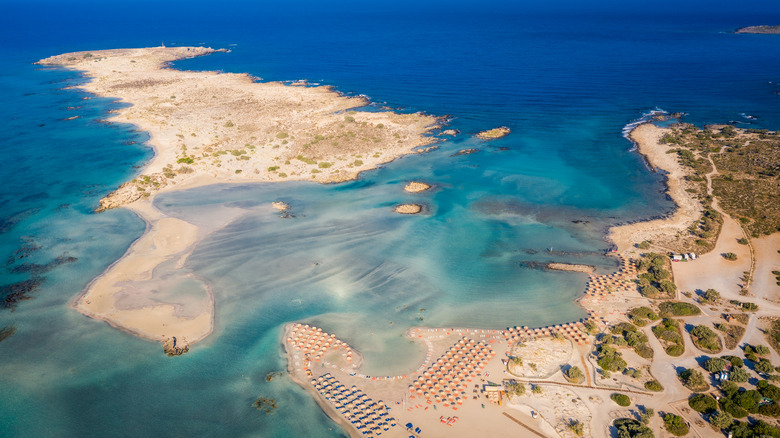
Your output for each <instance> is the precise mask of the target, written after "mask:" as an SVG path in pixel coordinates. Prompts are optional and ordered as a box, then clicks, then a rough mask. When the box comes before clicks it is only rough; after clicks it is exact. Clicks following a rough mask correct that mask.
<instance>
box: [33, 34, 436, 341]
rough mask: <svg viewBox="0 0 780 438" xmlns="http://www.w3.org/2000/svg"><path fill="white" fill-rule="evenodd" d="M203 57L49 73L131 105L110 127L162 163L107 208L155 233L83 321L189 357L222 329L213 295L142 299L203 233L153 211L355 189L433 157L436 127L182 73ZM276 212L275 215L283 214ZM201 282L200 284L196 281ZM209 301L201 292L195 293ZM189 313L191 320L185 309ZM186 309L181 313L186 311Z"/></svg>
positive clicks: (66, 57) (323, 96)
mask: <svg viewBox="0 0 780 438" xmlns="http://www.w3.org/2000/svg"><path fill="white" fill-rule="evenodd" d="M215 52H217V50H214V49H211V48H204V47H152V48H140V49H116V50H101V51H89V52H74V53H65V54H62V55H57V56H52V57H50V58H46V59H43V60H40V61H39V62H38V63H39V64H41V65H52V66H61V67H65V68H68V69H73V70H78V71H81V72H83V75H84V76H85V77H86V78H88V79H89V80H88V81H85V82H84V83H83V84H81V85H79V86H78V87H77V88H79V89H82V90H84V91H87V92H90V93H92V94H95V95H98V96H103V97H109V98H114V99H116V100H117V101H120V102H123V103H126V104H128V105H127V106H126V107H124V108H122V109H119V110H117V111H115V112H114V113H113V114H112V115H111V117H110V121H112V122H122V123H131V124H134V125H136V126H137V127H138V128H139V129H141V130H143V131H146V132H147V133H149V135H150V140H149V141H148V144H149V145H150V146H152V147H153V148H154V152H155V154H154V157H153V159H152V160H151V161H150V162H149V163H148V164H147V165H146V167H145V168H144V170H143V172H142V173H141V174H140V175H139V176H138V177H136V178H135V179H133V180H132V181H128V182H126V183H124V184H122V185H121V186H120V187H119V188H118V189H117V190H116V191H115V192H113V193H111V194H109V195H108V196H107V197H105V198H104V199H102V200H101V201H100V207H99V208H98V210H99V211H102V210H106V209H110V208H116V207H123V206H124V207H127V208H129V209H131V210H132V211H134V212H135V213H136V214H138V215H139V216H140V217H141V218H142V219H144V220H145V221H146V223H147V231H146V233H145V234H144V235H143V236H142V237H141V238H140V239H139V240H138V241H136V242H135V243H134V244H133V245H132V246H131V248H130V249H129V250H128V251H127V253H126V254H125V255H124V256H123V257H122V258H121V259H120V260H119V261H117V262H116V263H114V264H113V265H112V266H111V267H109V269H108V270H107V271H106V272H105V273H103V274H102V275H101V276H100V277H98V278H96V279H95V280H93V281H92V282H91V283H90V284H89V286H88V287H87V288H86V289H85V290H84V291H83V292H82V294H81V295H79V296H78V297H77V298H76V299H75V300H74V303H73V305H74V307H75V308H76V309H77V310H79V311H80V312H82V313H84V314H86V315H88V316H91V317H94V318H98V319H102V320H104V321H106V322H108V323H109V324H111V325H112V326H115V327H117V328H120V329H122V330H126V331H128V332H130V333H133V334H136V335H139V336H142V337H145V338H149V339H153V340H158V341H164V340H166V339H169V338H174V337H175V338H176V342H177V345H179V346H186V345H187V344H192V343H194V342H197V341H198V340H201V339H203V338H204V337H206V336H208V334H209V333H211V330H212V328H213V315H214V302H213V297H212V296H211V293H210V291H208V286H207V285H203V288H205V289H206V290H207V291H208V294H207V295H206V296H203V291H202V290H199V291H198V292H197V297H183V298H181V299H182V300H184V301H186V302H187V306H181V305H179V304H178V303H177V304H170V303H160V302H156V301H154V300H153V299H150V298H149V294H148V293H147V294H146V295H144V298H143V299H141V298H139V296H140V295H139V292H138V290H139V289H143V287H142V285H141V284H140V283H141V282H143V281H145V280H149V279H151V278H152V273H153V272H154V270H155V268H156V267H158V266H160V265H161V264H162V263H166V262H170V261H174V262H175V263H176V265H177V266H179V267H181V266H183V263H184V261H185V260H186V257H187V255H188V254H189V252H191V251H192V249H193V247H194V245H195V243H196V242H197V241H198V239H200V238H202V237H203V235H204V234H205V232H206V231H204V230H199V229H198V227H196V226H195V225H193V224H189V223H186V222H184V221H181V220H179V219H176V218H171V217H166V216H165V215H164V214H162V213H161V212H160V211H158V210H157V209H155V208H154V206H153V203H152V201H153V199H154V196H155V194H157V193H160V192H165V191H171V190H180V189H185V188H192V187H197V186H201V185H206V184H214V183H224V182H248V181H290V180H305V181H314V182H320V183H330V182H339V181H346V180H350V179H354V178H356V177H357V176H358V174H359V173H360V172H362V171H365V170H369V169H373V168H376V167H377V166H380V165H382V164H384V163H387V162H390V161H392V160H394V159H396V158H398V157H400V156H403V155H405V154H411V153H419V152H424V151H426V150H429V149H430V146H428V147H427V148H425V146H427V145H430V144H431V143H433V142H434V141H435V138H434V137H432V136H430V134H431V132H432V131H433V130H434V129H437V128H439V126H438V125H437V124H438V123H439V121H440V120H439V119H438V118H435V117H432V116H429V115H424V114H419V113H415V114H400V113H395V112H389V111H378V112H375V111H371V112H367V111H357V110H356V108H359V107H362V106H365V105H366V104H368V101H367V100H366V99H365V98H363V97H349V96H345V95H342V94H340V93H338V92H336V91H334V90H333V89H332V87H327V86H320V87H310V86H300V85H301V84H296V86H287V85H284V84H281V83H277V82H259V81H258V80H257V78H254V77H252V76H250V75H248V74H233V73H218V72H208V71H181V70H176V69H173V68H170V63H171V62H173V61H177V60H181V59H186V58H192V57H196V56H203V55H210V54H213V53H215ZM274 207H275V208H277V209H278V208H279V207H278V206H274ZM193 281H194V280H193ZM196 289H202V288H196ZM184 307H186V309H184ZM183 309H184V310H183Z"/></svg>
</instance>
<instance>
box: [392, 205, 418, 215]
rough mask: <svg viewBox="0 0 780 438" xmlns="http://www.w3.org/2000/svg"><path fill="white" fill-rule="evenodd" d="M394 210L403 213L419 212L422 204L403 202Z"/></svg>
mask: <svg viewBox="0 0 780 438" xmlns="http://www.w3.org/2000/svg"><path fill="white" fill-rule="evenodd" d="M393 211H395V212H396V213H401V214H417V213H419V212H421V211H422V205H420V204H401V205H397V206H396V207H395V208H394V209H393Z"/></svg>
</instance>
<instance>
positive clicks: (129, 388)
mask: <svg viewBox="0 0 780 438" xmlns="http://www.w3.org/2000/svg"><path fill="white" fill-rule="evenodd" d="M9 10H10V12H11V14H10V15H8V14H6V17H9V16H11V17H14V18H15V19H14V20H8V22H6V23H3V24H4V26H2V30H0V32H2V35H3V37H4V41H7V42H8V43H7V44H5V45H3V47H2V48H0V55H2V56H0V64H2V69H0V71H2V74H1V75H0V84H2V86H0V96H2V101H3V102H4V103H5V104H4V105H2V106H0V121H1V122H0V123H2V127H3V129H2V131H0V160H2V163H3V165H2V166H0V176H1V178H0V181H2V182H3V184H2V186H0V202H1V203H2V204H1V205H2V209H1V210H0V216H1V217H0V261H2V263H3V264H4V266H3V267H2V268H0V285H9V284H13V283H17V282H20V281H24V280H29V279H40V280H41V281H42V283H41V284H40V286H39V287H38V289H37V290H35V291H33V292H31V294H30V295H31V297H33V299H31V300H27V301H22V302H20V303H19V305H18V306H17V308H16V309H15V310H14V311H10V310H9V309H5V310H0V326H6V325H10V324H13V325H15V327H16V329H17V331H16V334H15V335H13V336H12V337H10V338H8V339H6V340H5V341H3V342H2V343H0V435H2V436H201V435H207V436H231V437H235V436H263V437H271V436H278V437H297V436H342V435H343V433H342V432H341V431H340V430H339V429H338V428H337V427H336V426H335V425H334V424H333V423H332V422H331V421H330V420H329V419H328V418H327V417H326V416H325V415H324V414H323V413H322V412H321V411H320V410H319V408H318V407H317V406H316V405H315V404H314V402H313V401H312V400H311V399H310V398H309V397H308V396H307V395H306V394H305V393H304V392H303V391H302V390H301V389H299V388H298V387H297V386H296V385H294V384H293V383H292V382H290V381H289V380H288V379H286V378H281V379H275V380H274V381H272V382H266V381H265V376H266V375H267V374H268V373H269V372H272V371H279V370H283V369H284V368H285V367H286V362H285V360H284V357H283V355H282V351H281V349H280V345H279V340H280V339H279V337H280V330H281V327H282V326H283V324H285V323H286V322H289V321H297V320H307V321H311V322H314V323H316V324H319V325H321V326H323V327H324V328H325V329H326V330H328V331H331V332H334V333H337V334H338V335H339V336H340V337H342V338H345V339H347V340H349V341H350V342H351V343H352V344H354V345H355V346H356V347H357V348H359V349H360V350H361V351H362V352H363V353H364V355H365V357H366V369H367V372H369V373H372V374H373V373H385V372H386V373H396V372H403V371H405V367H406V366H410V367H411V366H413V365H409V364H410V363H413V362H414V361H415V360H418V359H419V357H420V354H421V353H420V350H419V348H418V346H416V345H414V344H412V343H410V342H408V341H407V340H405V339H404V338H403V337H402V333H403V332H404V331H405V330H406V329H407V328H408V327H410V326H412V325H416V324H423V325H429V326H453V325H466V326H476V327H490V328H503V327H506V326H508V325H515V324H521V325H531V326H533V325H542V324H546V323H550V322H556V321H560V320H572V319H577V318H580V317H582V316H583V312H582V310H581V309H579V308H578V307H577V306H576V305H574V304H573V299H575V298H576V297H577V296H578V295H579V294H580V293H581V291H582V290H583V286H584V281H585V278H584V276H582V275H580V274H575V273H549V272H542V271H537V270H532V269H528V268H525V267H523V266H521V262H528V261H540V262H545V261H549V260H555V261H564V262H574V263H589V264H595V265H597V266H599V267H600V269H601V270H603V271H605V272H606V271H610V270H612V269H614V267H615V264H614V261H613V260H611V259H609V258H605V257H603V256H601V255H599V254H600V253H602V252H603V251H604V250H605V249H606V248H607V246H608V243H607V242H606V241H604V239H603V236H604V231H605V229H606V228H607V227H608V226H609V225H611V224H614V223H620V222H626V221H631V220H638V219H641V218H646V217H650V216H654V215H660V214H665V213H667V212H668V211H669V209H670V207H671V204H670V202H669V201H668V200H666V199H665V198H664V196H663V195H662V189H663V186H662V184H661V179H660V176H658V175H654V174H651V173H650V172H648V171H647V169H646V168H645V166H644V164H643V162H642V160H641V159H640V158H639V157H638V156H637V155H636V154H635V153H633V152H631V151H630V149H631V145H630V144H629V143H628V142H627V141H626V140H625V139H624V138H623V137H622V135H621V130H622V129H623V127H624V126H626V125H627V124H628V123H630V122H631V121H633V120H636V119H637V118H639V117H641V116H642V114H644V113H646V112H648V111H650V110H653V109H655V108H662V109H665V110H667V111H670V112H676V111H682V112H686V113H688V114H689V115H688V116H687V117H686V120H688V121H691V122H694V123H698V124H703V123H711V122H727V121H731V120H733V121H738V122H740V123H741V124H740V126H753V127H762V128H770V129H778V128H780V111H778V109H780V96H778V95H777V93H778V91H780V85H778V81H780V74H778V71H780V56H778V55H780V44H778V41H780V39H778V38H774V37H771V36H750V35H734V34H730V33H728V31H729V30H731V29H733V28H735V27H738V26H741V25H747V24H755V23H764V22H769V21H772V20H771V18H775V21H777V22H780V17H769V16H767V15H766V14H760V15H759V14H756V15H753V16H751V15H750V14H749V13H747V12H745V11H738V12H735V13H730V14H721V15H711V16H710V15H702V14H701V13H697V14H690V13H689V14H688V15H686V14H682V15H680V14H678V15H667V16H665V15H663V14H659V15H653V16H651V17H646V18H642V17H641V16H639V15H632V14H625V15H619V14H618V15H610V16H599V15H593V16H590V15H587V14H586V15H581V16H577V17H576V18H573V17H560V16H553V15H551V14H549V13H548V14H544V13H537V14H534V15H524V14H515V15H512V14H503V15H491V14H470V13H466V12H449V13H445V12H442V11H436V12H430V11H428V12H426V13H424V14H418V15H414V16H411V15H402V14H360V15H359V16H358V15H354V14H353V15H350V14H349V13H344V11H338V12H327V11H326V12H323V11H320V12H319V14H320V15H317V14H304V15H303V17H297V18H296V19H294V20H293V19H289V17H290V16H291V15H289V14H287V13H283V12H280V11H274V10H272V11H270V12H268V11H263V12H264V13H262V14H261V13H260V12H259V11H256V10H254V11H251V10H250V11H249V12H247V13H244V14H235V15H229V14H228V13H227V12H224V11H223V12H218V13H215V15H213V16H212V17H211V18H212V19H211V20H209V21H204V20H203V19H202V18H198V17H196V16H192V15H188V14H187V13H186V12H184V13H178V12H177V13H176V14H174V13H173V12H171V11H169V13H168V15H166V13H163V14H162V15H161V16H160V17H158V18H150V19H142V18H144V17H145V15H144V14H143V13H142V12H143V11H138V10H127V11H126V10H122V9H120V8H119V7H113V9H112V7H110V6H102V9H101V8H96V9H94V10H93V9H89V10H88V9H86V8H75V9H58V8H57V7H52V8H51V9H50V10H49V11H48V12H45V13H44V12H42V11H40V10H38V11H35V12H36V13H35V14H32V15H30V14H31V12H32V9H30V6H29V5H26V6H25V5H18V4H15V5H11V7H9ZM163 12H165V10H163ZM274 14H276V15H274ZM31 16H34V17H35V23H36V25H35V26H33V25H32V24H33V23H32V18H27V17H31ZM109 16H110V17H114V19H113V21H111V20H103V18H105V17H109ZM118 16H122V17H124V19H119V18H117V17H118ZM166 17H167V18H166ZM173 18H176V19H175V20H174V19H173ZM6 19H7V18H6ZM198 20H200V21H198ZM65 23H67V24H65ZM42 29H49V31H46V32H44V31H43V30H42ZM51 29H58V30H57V31H56V32H54V31H52V30H51ZM161 41H164V42H165V43H166V44H191V45H195V44H206V45H211V46H214V47H229V48H231V49H232V50H233V51H232V53H230V54H218V55H214V56H209V57H204V58H199V59H193V60H187V61H183V62H180V63H177V65H176V66H177V67H178V68H184V69H210V70H211V69H214V70H225V71H235V72H249V73H251V74H253V75H256V76H258V77H262V78H264V79H266V80H295V79H302V78H305V79H308V80H310V81H312V82H321V83H323V84H329V85H334V86H335V87H336V88H337V89H338V90H339V91H341V92H344V93H348V94H360V93H363V94H366V95H368V96H370V98H371V99H372V101H373V102H374V103H375V104H381V105H389V106H391V107H398V108H400V109H401V110H402V111H426V112H429V113H432V114H437V115H444V114H448V115H451V116H452V121H451V125H452V126H451V127H452V128H454V129H459V130H461V131H462V132H463V133H464V135H462V136H459V137H458V138H456V139H455V140H451V141H447V142H443V143H441V144H440V146H441V147H440V149H439V150H437V151H434V152H432V153H429V154H424V155H416V156H410V157H405V158H403V159H399V160H396V161H395V162H393V163H390V164H388V165H387V166H385V167H383V168H382V169H379V170H376V171H372V172H367V173H365V174H363V175H362V176H361V178H360V179H359V180H357V181H354V182H348V183H343V184H337V185H327V186H324V185H314V184H308V183H285V184H252V185H219V186H211V187H203V188H199V189H195V190H190V191H184V192H176V193H171V194H167V195H164V196H160V197H159V198H158V200H157V206H158V207H159V208H160V209H162V210H163V211H165V212H166V213H168V214H171V215H173V216H176V217H180V218H182V219H185V220H189V221H192V222H194V223H201V224H205V225H208V224H213V223H216V222H218V221H219V220H220V217H221V216H220V211H222V210H221V208H220V207H221V206H227V207H231V208H240V209H242V210H243V211H244V212H243V213H242V214H241V215H240V216H239V217H238V218H237V219H235V220H234V221H233V222H231V223H230V224H229V225H228V226H226V227H224V228H223V229H220V230H217V231H215V232H214V233H213V234H211V235H210V236H208V237H207V238H206V239H205V240H204V241H203V242H202V244H201V245H199V247H198V248H197V249H196V250H195V252H194V253H193V254H192V256H191V257H190V259H189V260H188V263H187V265H186V267H185V273H186V272H192V273H194V274H196V275H198V276H199V277H201V278H204V279H205V280H206V281H207V282H208V283H209V285H210V286H211V288H212V289H213V291H214V294H215V297H216V327H215V331H214V334H213V335H212V336H210V337H209V338H207V339H206V340H205V341H203V342H202V343H199V344H197V345H196V346H194V348H193V349H192V350H191V351H190V352H189V353H187V354H186V355H184V356H181V357H178V358H168V357H165V356H163V355H162V352H161V348H160V346H159V345H158V344H154V343H151V342H148V341H144V340H141V339H138V338H135V337H133V336H130V335H127V334H124V333H122V332H119V331H117V330H115V329H112V328H110V327H109V326H107V325H106V324H104V323H101V322H98V321H94V320H91V319H89V318H86V317H84V316H82V315H81V314H79V313H77V312H75V311H73V310H72V309H70V308H69V307H68V303H69V302H70V301H71V300H72V299H73V297H74V296H75V295H76V294H78V293H79V292H80V291H81V290H82V289H83V288H84V287H85V285H86V284H87V283H88V282H89V281H90V280H91V279H92V278H94V277H95V276H96V275H98V274H100V272H102V271H103V270H104V269H105V268H106V267H107V266H108V265H109V264H110V263H112V262H113V261H115V260H116V259H117V258H118V257H119V256H121V254H122V253H123V252H124V251H125V250H126V249H127V247H128V246H129V245H130V243H131V242H132V241H133V240H134V239H136V238H137V237H138V236H140V234H141V233H142V232H143V230H144V224H143V223H142V222H141V221H140V220H139V219H138V218H137V217H135V216H134V215H133V214H131V213H129V212H126V211H123V210H117V211H109V212H106V213H101V214H94V213H92V209H93V208H94V207H95V206H96V205H97V202H98V200H99V199H100V198H101V197H102V196H103V195H105V194H106V193H108V192H110V191H111V190H112V189H113V188H115V187H116V186H118V185H119V184H120V183H121V182H123V181H125V180H127V179H129V178H131V177H132V176H133V175H135V174H137V173H138V172H139V171H140V167H141V166H143V163H144V161H145V160H147V159H148V158H149V157H150V156H151V152H150V150H149V149H148V148H147V147H145V146H144V144H143V142H144V141H145V139H146V137H145V135H144V134H143V133H140V132H135V131H134V130H133V127H131V126H125V125H115V124H105V123H101V121H100V119H101V118H104V117H107V112H108V111H109V110H110V109H112V108H114V107H115V106H116V105H117V104H115V103H112V101H111V100H110V99H100V98H91V99H88V100H84V99H83V98H84V97H89V96H87V95H84V94H82V93H79V92H75V91H72V90H64V89H63V88H64V87H67V86H70V85H73V84H75V83H78V81H79V80H80V78H79V77H78V74H77V73H74V72H67V71H62V70H56V69H39V68H38V67H36V66H34V65H31V64H30V63H31V62H32V61H35V60H37V59H39V58H42V57H46V56H50V55H53V54H57V53H61V52H65V51H73V50H90V49H100V48H114V47H129V46H148V45H157V44H159V43H160V42H161ZM69 107H72V108H71V109H69ZM743 113H744V114H749V115H753V116H756V117H757V119H756V120H754V121H753V122H752V123H753V124H752V125H747V124H745V123H747V122H748V120H747V119H746V118H744V117H743V116H742V115H741V114H743ZM72 116H80V118H78V119H74V120H64V119H66V118H69V117H72ZM500 125H506V126H509V127H510V128H511V129H512V131H513V133H512V134H511V135H509V136H507V137H505V138H503V139H501V140H497V141H494V142H490V143H482V142H479V141H476V140H474V139H471V138H470V137H469V136H468V135H465V134H468V133H474V132H477V131H479V130H482V129H488V128H492V127H495V126H500ZM469 147H477V148H480V149H481V150H480V152H479V153H476V154H472V155H468V156H458V157H451V156H450V155H451V154H453V153H454V152H456V151H458V150H460V149H465V148H469ZM501 148H507V149H506V150H502V149H501ZM413 179H415V180H416V179H421V180H424V181H427V182H430V183H433V184H435V185H436V189H435V190H433V191H431V192H429V193H424V194H418V195H409V194H405V193H404V192H403V191H402V190H401V189H402V187H403V185H404V184H405V183H406V182H407V181H409V180H413ZM274 200H283V201H285V202H288V203H289V204H290V205H291V206H292V208H293V211H294V212H295V214H296V217H295V218H292V219H281V218H279V217H278V216H277V215H276V214H275V212H274V211H272V210H271V209H270V208H269V203H270V202H271V201H274ZM417 200H422V201H423V202H424V203H425V204H426V205H427V206H428V207H429V208H428V211H427V212H426V213H425V214H423V215H418V216H399V215H395V214H393V213H391V212H390V209H391V207H392V206H393V205H395V204H397V203H400V202H407V201H417ZM204 212H208V213H209V214H206V213H204ZM573 221H583V222H578V223H575V222H573ZM548 248H553V250H554V253H553V254H549V253H548V252H546V249H548ZM531 250H533V251H531ZM534 251H535V252H536V253H533V252H534ZM562 252H565V253H569V255H564V254H562ZM61 256H62V257H72V258H75V259H76V260H75V261H74V260H73V259H61V260H63V261H68V262H67V263H65V262H63V263H61V264H56V263H55V264H52V262H53V261H55V260H56V259H57V258H58V257H61ZM44 265H45V266H44ZM169 293H170V294H172V295H176V294H179V293H181V291H180V290H177V289H176V288H172V289H170V290H169ZM421 309H425V310H424V311H421ZM420 318H422V320H420ZM260 395H262V396H266V397H272V398H275V399H276V400H277V402H278V404H279V408H278V409H277V410H276V411H275V412H274V413H273V414H271V415H266V414H263V413H259V412H258V411H256V410H255V409H254V408H252V407H251V403H252V402H253V401H254V399H255V398H257V397H258V396H260Z"/></svg>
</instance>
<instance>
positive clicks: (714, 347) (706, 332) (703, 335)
mask: <svg viewBox="0 0 780 438" xmlns="http://www.w3.org/2000/svg"><path fill="white" fill-rule="evenodd" d="M691 339H692V340H693V345H695V346H696V347H697V348H699V349H700V350H704V351H709V352H718V351H720V350H721V346H720V338H718V335H717V334H715V332H714V331H712V329H710V328H709V327H707V326H705V325H697V326H696V327H694V328H693V329H691Z"/></svg>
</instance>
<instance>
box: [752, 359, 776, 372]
mask: <svg viewBox="0 0 780 438" xmlns="http://www.w3.org/2000/svg"><path fill="white" fill-rule="evenodd" d="M755 369H756V371H757V372H759V373H761V374H772V373H773V372H774V371H775V367H774V365H772V362H770V361H769V360H768V359H761V360H759V361H758V362H756V366H755Z"/></svg>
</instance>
